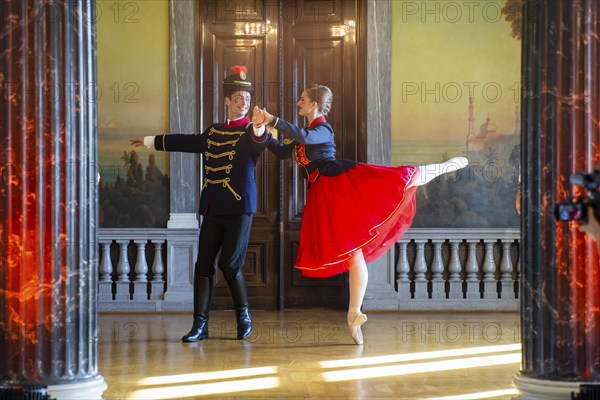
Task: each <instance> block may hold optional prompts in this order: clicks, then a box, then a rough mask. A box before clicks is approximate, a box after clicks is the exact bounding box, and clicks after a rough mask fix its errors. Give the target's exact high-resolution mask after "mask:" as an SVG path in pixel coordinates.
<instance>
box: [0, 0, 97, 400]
mask: <svg viewBox="0 0 600 400" xmlns="http://www.w3.org/2000/svg"><path fill="white" fill-rule="evenodd" d="M94 8H95V3H94V2H93V1H88V0H78V1H73V0H69V1H33V0H29V1H25V0H3V1H2V2H1V3H0V24H1V25H2V26H3V30H2V34H0V89H1V93H0V178H1V182H2V183H1V186H0V325H1V326H0V354H1V356H0V385H3V386H4V389H5V390H6V388H10V387H18V386H25V387H29V386H48V388H49V392H50V395H52V396H54V397H58V398H99V397H100V395H101V393H102V392H103V391H104V389H105V388H106V384H105V382H104V379H103V378H102V376H101V375H99V373H98V362H97V359H98V357H97V348H98V346H97V341H96V339H97V335H96V330H97V309H96V296H97V276H98V273H97V268H98V251H97V233H98V232H97V225H96V221H97V173H98V171H97V168H96V165H97V128H96V119H97V118H96V96H95V92H96V90H95V88H96V86H95V82H96V71H95V63H96V54H95V21H94V18H95V10H94Z"/></svg>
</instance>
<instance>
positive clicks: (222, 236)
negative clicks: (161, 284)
mask: <svg viewBox="0 0 600 400" xmlns="http://www.w3.org/2000/svg"><path fill="white" fill-rule="evenodd" d="M251 227H252V214H242V215H231V216H229V215H227V216H205V217H204V220H203V221H202V227H201V228H200V239H199V242H198V260H197V262H196V267H195V270H194V273H195V274H196V275H197V276H214V275H215V273H216V268H215V260H216V258H217V255H218V254H219V250H221V255H220V256H219V269H220V270H221V272H223V275H224V276H225V279H226V280H231V279H233V278H235V276H236V275H237V273H238V271H240V270H241V269H242V268H243V267H244V263H245V261H246V251H247V250H248V240H249V239H250V228H251Z"/></svg>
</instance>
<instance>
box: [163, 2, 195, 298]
mask: <svg viewBox="0 0 600 400" xmlns="http://www.w3.org/2000/svg"><path fill="white" fill-rule="evenodd" d="M196 3H197V2H195V1H191V0H171V1H170V2H169V20H170V37H171V39H170V51H171V53H170V99H171V101H170V133H183V134H195V133H197V132H198V131H199V130H200V129H201V127H200V125H201V124H200V118H199V115H200V112H199V110H200V108H199V104H198V98H199V96H200V93H199V84H198V82H199V80H200V77H199V72H198V71H199V68H198V65H199V62H200V60H199V52H198V50H197V49H198V34H197V29H198V26H197V24H196V18H197V15H198V12H197V10H196V7H197V4H196ZM169 157H170V175H171V187H170V196H171V197H170V205H171V206H170V207H171V209H170V214H169V221H168V222H167V230H168V232H167V235H168V238H167V262H168V264H169V265H168V266H167V269H168V271H170V274H169V275H168V276H167V290H166V292H165V302H164V304H163V309H165V310H191V309H192V294H193V292H192V276H193V269H194V263H195V261H196V257H197V254H198V218H197V216H196V213H197V210H198V200H199V197H198V196H199V193H200V192H199V189H200V179H201V177H200V174H199V170H200V169H199V168H198V163H199V162H200V160H199V156H198V155H195V154H187V153H171V154H170V155H169Z"/></svg>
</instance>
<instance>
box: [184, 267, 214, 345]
mask: <svg viewBox="0 0 600 400" xmlns="http://www.w3.org/2000/svg"><path fill="white" fill-rule="evenodd" d="M212 287H213V278H212V276H211V277H208V276H198V275H196V274H194V323H193V325H192V329H191V330H190V331H189V332H188V334H187V335H185V336H184V337H182V338H181V340H182V341H183V342H197V341H199V340H204V339H208V310H209V309H210V298H211V294H212Z"/></svg>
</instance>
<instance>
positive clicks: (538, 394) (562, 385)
mask: <svg viewBox="0 0 600 400" xmlns="http://www.w3.org/2000/svg"><path fill="white" fill-rule="evenodd" d="M585 383H587V382H565V381H551V380H547V379H536V378H529V377H527V376H525V375H523V374H522V373H520V372H519V373H517V376H516V377H515V379H514V381H513V384H514V385H515V387H516V388H517V390H518V391H519V394H518V395H516V396H515V397H513V400H571V399H572V397H571V393H575V394H578V393H579V386H580V385H582V384H585Z"/></svg>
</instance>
